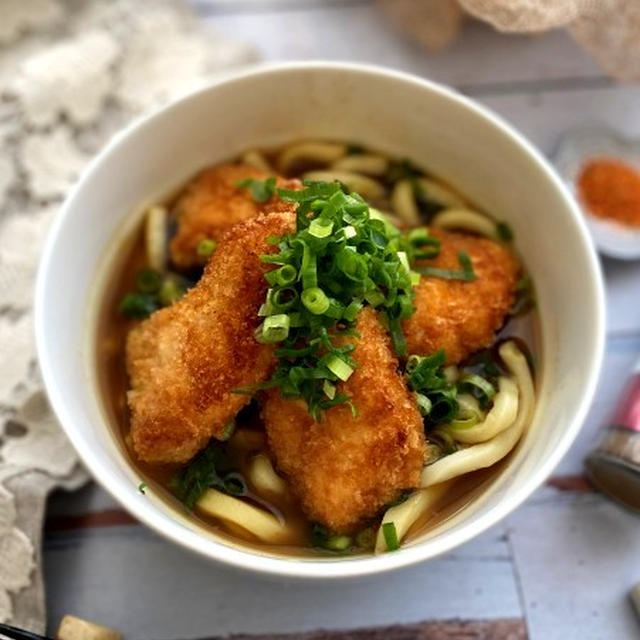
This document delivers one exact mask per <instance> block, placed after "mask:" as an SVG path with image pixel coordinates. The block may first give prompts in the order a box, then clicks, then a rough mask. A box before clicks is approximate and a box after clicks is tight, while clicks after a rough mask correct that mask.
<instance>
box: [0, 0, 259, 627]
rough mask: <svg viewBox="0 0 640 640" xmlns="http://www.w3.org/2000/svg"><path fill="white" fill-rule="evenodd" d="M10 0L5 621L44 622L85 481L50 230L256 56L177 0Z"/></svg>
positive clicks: (1, 307) (6, 53) (1, 254)
mask: <svg viewBox="0 0 640 640" xmlns="http://www.w3.org/2000/svg"><path fill="white" fill-rule="evenodd" d="M142 9H143V8H142V7H141V6H140V3H139V2H137V1H136V0H110V1H109V2H100V1H95V2H90V1H86V2H82V3H80V2H76V1H74V0H29V1H28V2H25V0H2V20H0V87H2V94H1V98H0V148H1V149H2V153H1V154H0V354H2V357H1V359H0V621H9V622H11V623H12V624H15V625H17V626H24V627H27V628H29V629H32V630H34V631H42V630H43V629H44V597H43V591H42V578H41V572H40V566H39V565H40V562H39V554H40V537H41V529H42V519H43V513H44V505H45V500H46V496H47V494H48V493H49V492H50V491H51V489H52V488H54V487H60V486H62V487H66V488H69V489H70V488H74V487H77V486H79V485H80V484H81V483H82V482H84V481H85V479H86V474H85V472H84V471H83V470H82V469H81V467H80V466H79V464H78V463H77V460H76V456H75V453H74V451H73V449H72V448H71V447H70V445H69V443H68V442H67V441H66V439H65V437H64V435H63V434H62V432H61V431H60V429H59V426H58V425H57V423H56V421H55V419H54V418H53V416H52V414H51V411H50V409H49V407H48V405H47V401H46V397H45V395H44V393H43V391H42V385H41V381H40V378H39V375H38V369H37V365H36V361H35V349H34V340H33V329H32V295H33V293H32V290H33V282H34V278H35V273H36V268H37V264H38V258H39V254H40V251H41V248H42V243H43V240H44V237H45V235H46V232H47V227H48V225H49V222H50V220H51V218H52V216H53V215H54V214H55V212H56V210H57V208H58V206H59V203H60V202H61V200H62V199H63V197H64V195H65V193H66V192H67V191H68V189H69V186H70V185H71V184H72V183H73V181H74V180H75V179H76V178H77V176H78V174H79V172H80V171H81V170H82V168H83V167H84V165H85V164H86V163H87V161H88V160H89V159H90V158H91V156H92V155H93V154H95V152H96V151H97V150H98V149H99V148H100V147H101V146H102V145H103V144H104V143H105V141H107V140H108V138H109V137H110V136H111V135H112V134H113V133H114V132H115V131H117V130H118V129H120V128H121V127H122V126H123V125H124V124H125V123H126V122H127V121H128V120H130V119H131V118H132V117H133V116H135V115H137V114H139V113H141V112H143V111H145V110H148V109H150V108H153V107H156V106H157V105H159V104H161V103H163V102H165V101H168V100H171V99H173V98H175V97H177V96H179V95H180V94H182V93H184V92H186V91H188V90H191V89H193V88H194V87H197V86H198V85H200V84H203V83H204V82H205V81H207V80H209V79H210V78H211V77H212V76H213V75H214V74H215V73H216V72H219V71H222V70H226V69H228V68H229V67H232V66H234V65H240V64H244V63H247V62H249V61H251V60H253V58H254V56H253V53H252V51H251V50H250V49H248V48H247V47H245V46H242V45H238V44H236V43H233V42H230V41H228V40H226V39H223V38H221V37H219V36H217V35H216V34H212V33H209V32H207V31H205V29H204V27H203V26H202V25H201V24H200V23H198V22H197V21H195V20H194V18H193V17H192V16H191V14H190V13H189V11H188V10H187V9H186V8H185V6H184V5H183V4H182V3H181V2H179V1H178V0H160V1H156V2H154V3H153V4H149V5H148V6H145V7H144V10H142Z"/></svg>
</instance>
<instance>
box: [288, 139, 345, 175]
mask: <svg viewBox="0 0 640 640" xmlns="http://www.w3.org/2000/svg"><path fill="white" fill-rule="evenodd" d="M346 153H347V147H346V145H344V144H335V143H333V142H296V143H294V144H292V145H289V146H288V147H285V148H284V149H283V150H282V152H281V153H280V155H279V156H278V162H277V164H278V170H279V171H281V172H282V173H288V172H289V169H291V168H292V167H293V166H294V165H295V164H296V163H297V162H301V161H304V162H313V163H314V164H319V165H330V164H333V163H334V162H335V161H336V160H339V159H340V158H342V156H344V155H346Z"/></svg>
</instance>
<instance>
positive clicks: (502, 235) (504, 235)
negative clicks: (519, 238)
mask: <svg viewBox="0 0 640 640" xmlns="http://www.w3.org/2000/svg"><path fill="white" fill-rule="evenodd" d="M496 234H497V236H498V238H499V239H500V240H502V242H511V241H512V240H513V231H512V229H511V227H510V226H509V225H508V224H507V223H506V222H496Z"/></svg>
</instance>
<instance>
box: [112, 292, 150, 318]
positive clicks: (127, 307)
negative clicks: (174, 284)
mask: <svg viewBox="0 0 640 640" xmlns="http://www.w3.org/2000/svg"><path fill="white" fill-rule="evenodd" d="M157 308H158V300H157V298H156V296H154V295H153V294H151V293H128V294H127V295H125V296H124V298H122V300H121V301H120V313H121V314H122V315H123V316H125V317H127V318H134V319H137V320H140V319H142V318H146V317H147V316H150V315H151V314H152V313H153V312H154V311H155V310H156V309H157Z"/></svg>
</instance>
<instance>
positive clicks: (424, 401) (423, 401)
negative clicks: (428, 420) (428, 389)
mask: <svg viewBox="0 0 640 640" xmlns="http://www.w3.org/2000/svg"><path fill="white" fill-rule="evenodd" d="M415 398H416V403H417V404H418V411H420V415H421V416H428V415H429V414H430V413H431V408H432V407H433V405H432V404H431V400H429V398H428V397H427V396H425V395H424V394H423V393H417V392H416V394H415Z"/></svg>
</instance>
